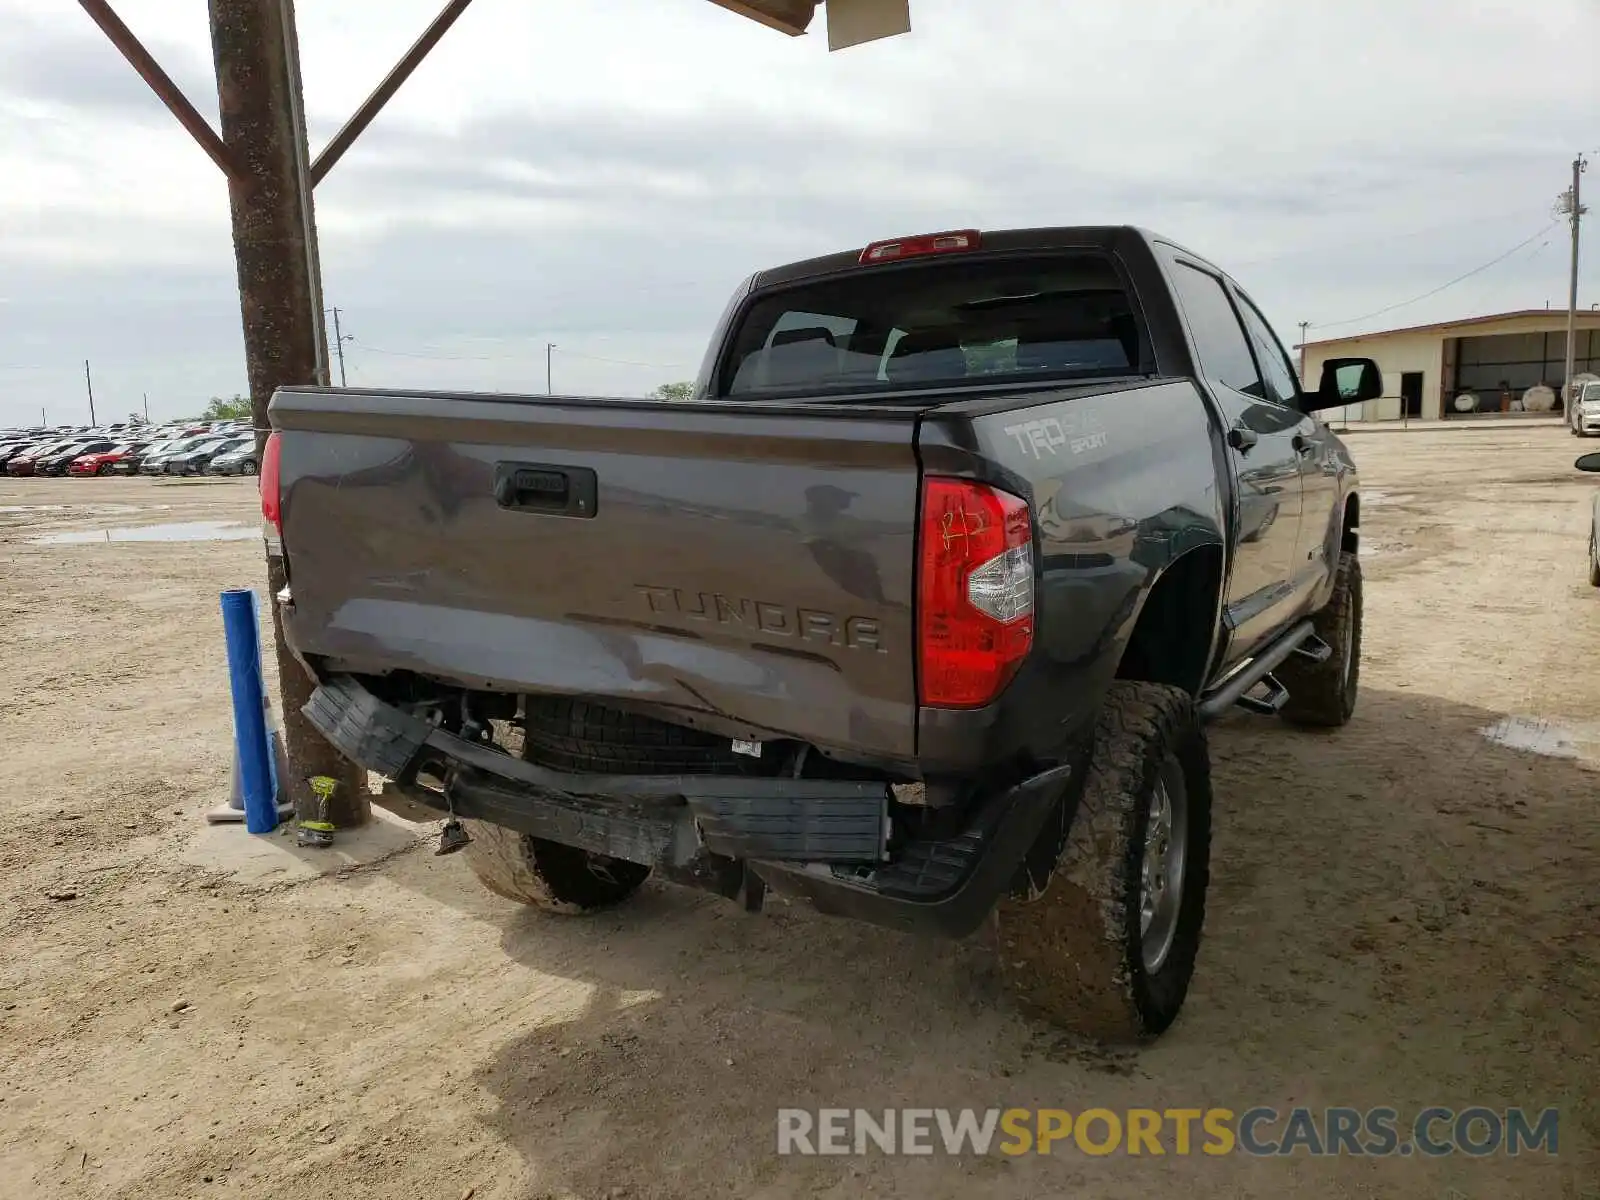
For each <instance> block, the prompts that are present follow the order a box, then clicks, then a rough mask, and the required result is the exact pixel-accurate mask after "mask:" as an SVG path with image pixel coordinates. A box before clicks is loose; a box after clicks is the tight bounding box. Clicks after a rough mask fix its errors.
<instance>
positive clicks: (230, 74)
mask: <svg viewBox="0 0 1600 1200" xmlns="http://www.w3.org/2000/svg"><path fill="white" fill-rule="evenodd" d="M209 7H210V16H211V48H212V54H213V57H214V58H215V61H216V71H217V93H218V101H219V109H220V114H221V117H222V142H223V145H224V147H225V150H226V152H227V157H228V159H229V161H231V162H232V163H234V164H236V166H235V174H234V175H233V177H232V179H231V180H230V181H229V187H228V201H229V206H230V209H231V214H232V218H233V249H234V258H235V260H236V265H237V269H238V276H239V301H240V309H241V311H242V314H243V319H244V353H245V367H246V371H247V373H248V376H249V380H250V417H251V424H252V425H253V426H254V427H255V430H256V450H257V452H258V453H259V452H260V450H261V447H262V443H263V442H264V441H265V438H266V430H267V403H268V401H270V400H271V399H272V394H273V392H275V391H277V390H278V388H280V387H286V386H293V385H296V384H299V385H304V384H318V383H323V382H325V377H324V375H323V368H324V364H325V363H326V361H327V358H326V354H327V351H326V348H325V345H324V343H323V340H322V304H321V302H320V297H319V292H320V290H321V289H320V287H319V284H318V274H319V270H320V268H319V266H318V263H317V252H316V242H315V238H314V236H313V234H312V232H311V231H312V230H314V228H315V226H314V224H313V214H312V207H311V189H310V180H309V178H308V169H307V166H306V161H305V160H306V148H305V132H304V128H303V126H302V125H301V123H300V122H299V120H298V119H297V118H298V116H299V113H300V111H301V109H300V71H299V66H298V62H297V57H296V53H295V43H294V7H293V3H292V0H210V5H209ZM287 584H288V578H287V576H286V574H285V570H284V562H283V558H282V556H281V554H268V556H267V589H268V591H267V594H268V597H269V603H268V604H267V605H266V606H265V607H266V608H268V609H269V610H270V611H271V613H272V626H273V629H272V632H273V644H274V647H275V649H276V657H277V663H278V687H279V690H280V692H281V694H282V697H283V707H282V708H281V709H280V710H279V717H280V718H281V720H282V721H283V734H284V741H285V749H286V750H287V751H288V758H289V761H290V762H291V763H292V764H293V766H294V770H293V771H292V772H291V773H290V778H289V779H288V780H286V781H285V782H286V784H287V789H286V790H287V791H288V794H289V798H290V799H291V800H293V801H294V804H295V808H296V809H297V810H298V811H299V812H301V813H307V812H311V811H315V810H314V809H313V808H312V807H311V804H312V799H313V798H312V794H311V789H310V786H309V785H308V783H307V782H306V781H307V780H308V779H309V778H311V777H312V776H317V775H326V776H328V777H330V778H332V779H335V780H337V781H338V784H339V786H338V790H337V791H336V792H335V793H334V796H333V798H332V800H331V802H330V804H329V808H328V816H327V818H326V819H327V820H329V821H331V822H333V823H334V824H335V825H337V826H339V827H340V828H349V827H352V826H355V825H360V824H362V823H364V822H365V821H366V820H368V818H369V817H370V816H371V802H370V800H369V798H368V793H367V782H366V772H364V771H360V770H358V769H357V768H356V767H355V766H354V765H353V764H351V763H350V762H348V761H346V760H345V758H344V757H343V756H342V755H341V754H340V753H339V752H338V751H337V750H335V749H334V748H333V746H332V745H330V744H329V743H328V742H327V741H325V740H324V739H323V737H322V735H321V734H320V733H318V732H317V730H316V728H315V726H313V725H312V724H311V723H310V721H308V720H307V719H306V716H305V714H304V713H303V712H302V711H301V709H302V708H303V707H304V705H305V704H306V703H307V701H309V700H310V699H311V680H310V678H309V677H308V676H307V675H306V673H305V670H304V668H302V667H301V666H300V664H299V663H298V662H296V661H295V658H294V655H293V654H292V653H291V652H290V650H289V649H288V647H287V646H286V645H285V643H284V638H283V620H282V614H281V612H280V611H279V605H278V604H277V602H276V598H277V596H278V593H279V592H281V591H282V590H283V589H284V587H285V586H287Z"/></svg>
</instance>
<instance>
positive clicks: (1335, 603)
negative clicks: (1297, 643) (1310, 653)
mask: <svg viewBox="0 0 1600 1200" xmlns="http://www.w3.org/2000/svg"><path fill="white" fill-rule="evenodd" d="M1311 622H1312V625H1313V626H1314V627H1315V628H1316V632H1317V636H1318V637H1320V638H1321V639H1322V640H1323V641H1324V642H1326V643H1327V644H1328V645H1329V646H1330V647H1332V649H1333V653H1332V654H1330V655H1329V656H1328V657H1327V659H1326V660H1325V661H1323V662H1319V663H1318V662H1311V661H1309V660H1308V659H1304V658H1301V657H1299V656H1298V655H1290V656H1289V659H1288V660H1287V661H1286V662H1285V663H1284V664H1283V665H1282V666H1281V667H1279V668H1278V670H1277V671H1276V675H1277V677H1278V682H1279V683H1281V684H1283V686H1284V687H1286V688H1288V689H1289V699H1288V701H1287V702H1286V703H1285V704H1284V706H1283V707H1282V708H1281V709H1279V710H1278V715H1279V716H1281V717H1282V718H1283V719H1284V720H1285V721H1288V722H1289V723H1290V724H1291V725H1305V726H1310V727H1313V728H1319V729H1333V728H1337V727H1338V726H1340V725H1343V724H1345V723H1346V722H1347V721H1349V720H1350V718H1351V717H1352V716H1353V715H1354V714H1355V711H1356V692H1357V690H1358V688H1359V687H1360V684H1361V560H1360V559H1359V558H1357V557H1356V555H1355V554H1353V553H1350V552H1349V551H1346V552H1344V553H1342V554H1340V555H1339V567H1338V570H1337V571H1336V572H1335V573H1334V583H1333V597H1332V599H1330V600H1329V601H1328V603H1327V604H1325V605H1323V606H1322V608H1321V609H1319V610H1318V611H1317V613H1316V614H1315V615H1314V616H1313V617H1312V619H1311Z"/></svg>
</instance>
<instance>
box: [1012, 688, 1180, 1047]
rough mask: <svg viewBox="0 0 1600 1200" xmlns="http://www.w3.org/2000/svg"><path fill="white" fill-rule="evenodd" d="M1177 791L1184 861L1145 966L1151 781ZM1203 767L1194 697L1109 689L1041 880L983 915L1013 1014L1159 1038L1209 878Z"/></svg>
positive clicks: (1095, 1034)
mask: <svg viewBox="0 0 1600 1200" xmlns="http://www.w3.org/2000/svg"><path fill="white" fill-rule="evenodd" d="M1160 783H1164V784H1165V785H1166V787H1167V789H1168V790H1169V792H1170V791H1171V790H1172V789H1173V788H1181V789H1182V802H1183V805H1184V807H1185V816H1186V826H1187V828H1186V831H1185V839H1184V841H1185V855H1186V864H1185V872H1184V877H1183V882H1182V886H1181V888H1180V889H1179V899H1178V906H1177V916H1176V920H1175V924H1174V925H1173V932H1172V936H1171V943H1170V949H1168V950H1167V952H1166V955H1165V957H1164V959H1163V960H1162V961H1161V962H1160V963H1159V964H1158V966H1157V969H1156V970H1155V971H1153V972H1152V971H1149V970H1147V969H1146V967H1145V962H1144V954H1143V937H1142V934H1141V927H1140V902H1141V867H1142V865H1143V862H1144V852H1145V841H1146V834H1147V832H1148V830H1149V826H1150V814H1151V800H1152V797H1153V796H1154V795H1155V793H1156V790H1157V787H1158V784H1160ZM1210 852H1211V765H1210V758H1209V755H1208V751H1207V747H1206V738H1205V730H1204V728H1203V726H1202V724H1201V721H1200V714H1199V711H1198V709H1197V708H1196V706H1195V703H1194V700H1193V698H1192V697H1190V696H1189V695H1188V694H1187V693H1185V692H1184V691H1182V690H1181V689H1179V688H1174V687H1167V686H1164V685H1160V684H1152V683H1134V682H1118V683H1115V684H1113V685H1112V688H1111V691H1110V692H1109V694H1108V695H1107V697H1106V701H1105V706H1104V708H1103V709H1102V710H1101V714H1100V719H1099V721H1098V723H1097V725H1096V728H1095V734H1094V744H1093V748H1092V752H1091V759H1090V764H1089V767H1088V771H1087V775H1086V777H1085V780H1084V784H1083V791H1082V795H1081V798H1080V799H1079V802H1078V808H1077V812H1076V814H1075V816H1074V817H1073V820H1072V824H1071V828H1070V829H1069V831H1068V833H1067V837H1066V840H1065V844H1064V845H1063V847H1062V850H1061V853H1060V855H1059V857H1058V858H1057V860H1056V864H1055V869H1054V871H1053V872H1051V874H1050V876H1049V879H1048V881H1047V882H1046V883H1045V885H1044V886H1043V887H1042V888H1030V889H1029V891H1030V894H1029V895H1027V896H1012V897H1008V898H1006V899H1005V900H1003V901H1002V902H1001V903H1000V905H999V907H998V908H997V910H996V913H995V923H996V934H997V936H996V946H997V951H998V954H999V958H1000V973H1001V976H1002V977H1003V978H1004V979H1005V980H1006V982H1007V984H1008V985H1009V987H1010V989H1011V991H1012V992H1013V994H1014V995H1015V997H1016V999H1017V1002H1018V1005H1019V1006H1020V1007H1022V1008H1023V1009H1024V1010H1025V1011H1027V1012H1030V1013H1032V1014H1034V1015H1036V1016H1040V1017H1043V1018H1044V1019H1045V1020H1048V1021H1050V1022H1051V1023H1052V1024H1055V1025H1057V1026H1060V1027H1061V1028H1063V1029H1066V1030H1068V1031H1069V1032H1072V1033H1076V1034H1079V1035H1082V1036H1087V1037H1091V1038H1094V1039H1096V1040H1099V1041H1102V1042H1113V1043H1130V1042H1131V1043H1137V1042H1142V1041H1148V1040H1150V1039H1152V1038H1155V1037H1157V1036H1159V1035H1160V1034H1161V1033H1162V1032H1163V1031H1165V1030H1166V1029H1167V1027H1168V1026H1170V1025H1171V1024H1172V1022H1173V1021H1174V1020H1175V1019H1176V1018H1177V1015H1178V1012H1179V1010H1180V1009H1181V1008H1182V1007H1183V1002H1184V998H1185V997H1186V996H1187V994H1188V990H1189V981H1190V979H1191V978H1192V977H1193V974H1194V965H1195V959H1196V956H1197V954H1198V953H1199V949H1200V933H1201V928H1202V926H1203V925H1204V923H1205V898H1206V889H1207V886H1208V884H1209V882H1210Z"/></svg>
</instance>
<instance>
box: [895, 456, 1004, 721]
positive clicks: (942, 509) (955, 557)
mask: <svg viewBox="0 0 1600 1200" xmlns="http://www.w3.org/2000/svg"><path fill="white" fill-rule="evenodd" d="M919 542H920V550H919V553H920V563H919V566H920V577H919V580H918V586H917V657H918V666H919V670H918V679H919V685H918V691H919V694H920V697H919V698H920V700H921V702H922V704H923V705H925V706H926V707H929V708H982V707H983V706H984V705H985V704H988V703H989V702H990V701H992V700H993V699H994V698H995V697H996V696H998V695H999V694H1000V693H1001V691H1002V690H1004V688H1005V686H1006V684H1008V683H1010V682H1011V677H1012V676H1013V675H1015V674H1016V672H1017V668H1018V667H1020V666H1021V665H1022V660H1023V659H1024V658H1026V657H1027V654H1028V651H1029V649H1030V648H1031V647H1032V645H1033V519H1032V517H1031V516H1030V515H1029V512H1028V506H1027V504H1026V503H1025V502H1024V501H1022V500H1019V499H1018V498H1017V497H1016V496H1013V495H1011V494H1010V493H1008V492H1002V491H1000V490H999V489H998V488H992V487H989V486H988V485H987V484H982V483H975V482H973V481H972V480H970V479H948V478H939V477H930V478H928V479H927V480H925V481H924V482H923V485H922V517H921V521H920V532H919Z"/></svg>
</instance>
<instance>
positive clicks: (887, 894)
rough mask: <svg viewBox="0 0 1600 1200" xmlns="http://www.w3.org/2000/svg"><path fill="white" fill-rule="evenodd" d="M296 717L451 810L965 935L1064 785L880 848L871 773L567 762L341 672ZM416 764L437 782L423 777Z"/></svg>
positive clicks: (868, 918) (882, 826)
mask: <svg viewBox="0 0 1600 1200" xmlns="http://www.w3.org/2000/svg"><path fill="white" fill-rule="evenodd" d="M304 711H305V714H306V716H307V718H308V719H309V720H310V721H311V722H312V724H314V725H315V726H316V727H317V729H318V730H319V731H320V732H321V733H322V735H323V736H324V737H325V738H327V739H328V741H329V742H331V743H332V744H333V745H334V746H335V748H337V749H338V750H339V751H340V753H342V754H343V755H344V756H345V757H346V758H349V759H351V760H352V761H353V762H355V763H357V764H359V765H360V766H363V767H365V768H367V769H368V770H371V771H376V772H377V773H379V774H380V775H384V776H387V777H388V778H390V779H392V780H394V781H395V782H396V783H397V784H398V785H399V786H401V787H402V788H404V789H405V790H406V793H407V794H408V795H410V796H411V797H413V798H414V799H416V800H418V801H420V802H422V803H424V804H426V805H429V806H430V807H433V808H435V809H438V810H440V811H441V812H444V811H454V812H455V814H456V815H457V816H460V817H465V818H468V819H476V820H482V821H488V822H490V823H492V824H495V825H501V826H504V827H505V828H508V829H513V830H516V831H518V832H520V833H525V834H529V835H531V836H533V837H538V838H544V839H547V840H549V841H553V842H558V843H561V844H562V845H568V846H574V847H577V848H579V849H583V850H588V851H591V852H593V853H596V854H606V855H610V856H612V857H615V858H622V859H626V860H628V861H630V862H636V863H642V864H644V865H647V866H651V867H655V868H659V869H661V870H662V871H663V873H664V874H666V875H667V877H668V878H673V879H678V880H680V881H696V882H702V881H703V883H704V885H705V886H711V887H713V890H719V891H723V892H724V894H728V895H733V894H736V889H734V888H728V887H725V886H719V885H718V884H716V883H715V882H714V881H717V880H727V879H728V878H730V872H729V871H728V870H727V869H725V868H727V867H732V866H735V865H737V864H741V863H742V864H744V865H745V866H746V867H748V869H749V870H750V871H752V872H754V873H755V874H756V875H757V876H758V877H759V878H760V879H761V880H762V881H763V882H764V883H765V884H766V885H767V886H768V887H770V888H771V889H772V890H773V891H775V892H778V893H780V894H785V895H791V896H796V897H799V898H803V899H805V900H808V901H809V902H810V903H811V904H812V905H813V906H814V907H815V908H817V909H818V910H819V911H821V912H824V913H829V914H832V915H836V916H845V917H851V918H854V919H856V920H861V921H865V922H868V923H870V924H874V925H881V926H885V927H888V928H893V929H901V930H905V931H908V932H917V933H928V934H936V935H941V936H946V937H965V936H966V935H967V934H969V933H971V932H973V931H974V930H975V929H976V928H977V927H978V926H979V925H980V924H982V922H983V920H984V918H985V917H986V916H987V915H988V913H989V912H990V910H991V909H992V908H993V907H994V904H995V901H996V900H997V899H998V898H999V897H1000V895H1001V893H1003V892H1004V891H1006V890H1007V889H1008V888H1009V887H1010V885H1011V883H1012V880H1013V878H1014V877H1015V874H1016V871H1017V867H1018V865H1019V863H1020V862H1021V861H1022V859H1023V857H1024V855H1025V854H1026V853H1027V852H1028V850H1029V848H1030V847H1031V846H1032V845H1033V843H1034V841H1035V840H1036V839H1037V837H1038V836H1039V832H1040V830H1041V829H1042V828H1043V826H1044V823H1045V821H1046V819H1047V818H1048V817H1049V816H1050V814H1051V813H1052V812H1053V811H1054V810H1055V809H1056V806H1057V804H1058V803H1060V802H1061V801H1062V799H1063V797H1064V795H1065V793H1066V791H1067V789H1066V784H1067V781H1068V778H1069V775H1070V768H1069V767H1067V766H1060V767H1055V768H1052V769H1050V770H1047V771H1044V772H1042V773H1041V774H1039V775H1036V776H1034V777H1032V778H1030V779H1027V780H1025V781H1024V782H1022V783H1021V784H1019V785H1017V786H1016V787H1013V788H1009V789H1007V790H1005V791H1002V792H1000V793H998V794H997V795H995V796H993V797H991V798H990V799H989V800H988V802H987V803H985V804H984V805H982V806H981V808H980V809H979V810H978V811H977V812H975V813H974V814H973V818H972V821H971V823H970V825H969V826H968V827H967V828H966V829H965V830H964V831H962V832H961V833H960V834H959V836H956V837H953V838H950V839H947V840H937V841H936V840H923V841H912V842H909V843H905V844H902V845H898V846H896V847H895V848H894V849H893V850H892V851H891V849H890V845H891V837H890V834H891V826H890V811H889V789H888V787H887V785H885V784H883V783H867V782H854V781H843V780H819V779H790V778H743V777H727V776H713V775H615V776H601V775H579V774H571V773H565V772H560V771H552V770H549V769H547V768H544V767H540V766H538V765H536V764H534V763H528V762H523V761H521V760H520V759H517V758H513V757H511V756H510V755H508V754H505V753H504V752H502V751H500V750H498V749H496V748H494V747H492V746H490V745H487V744H484V743H481V742H472V741H468V740H467V739H465V738H462V737H458V736H456V735H454V734H451V733H449V732H447V731H445V730H442V729H438V728H436V727H435V726H433V725H431V724H429V723H428V722H427V721H424V720H422V719H420V718H418V717H414V716H412V715H411V714H409V713H406V712H403V711H401V710H400V709H398V708H395V707H393V706H392V705H389V704H386V703H384V702H383V701H381V700H379V699H378V698H377V697H376V696H374V695H373V694H372V693H371V692H369V691H367V690H366V689H365V688H364V687H362V686H361V684H360V683H359V682H357V681H356V680H355V679H352V678H350V677H348V676H337V677H334V678H331V679H328V680H325V681H323V682H322V683H321V685H320V686H319V687H318V688H317V689H316V691H315V693H314V694H313V695H312V697H311V700H310V702H309V703H308V704H307V705H306V707H305V710H304ZM419 772H425V773H427V774H429V775H432V776H436V777H438V778H439V779H441V780H442V781H443V791H442V792H440V791H436V790H434V789H432V788H428V787H424V786H419V785H418V784H417V776H418V774H419Z"/></svg>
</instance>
